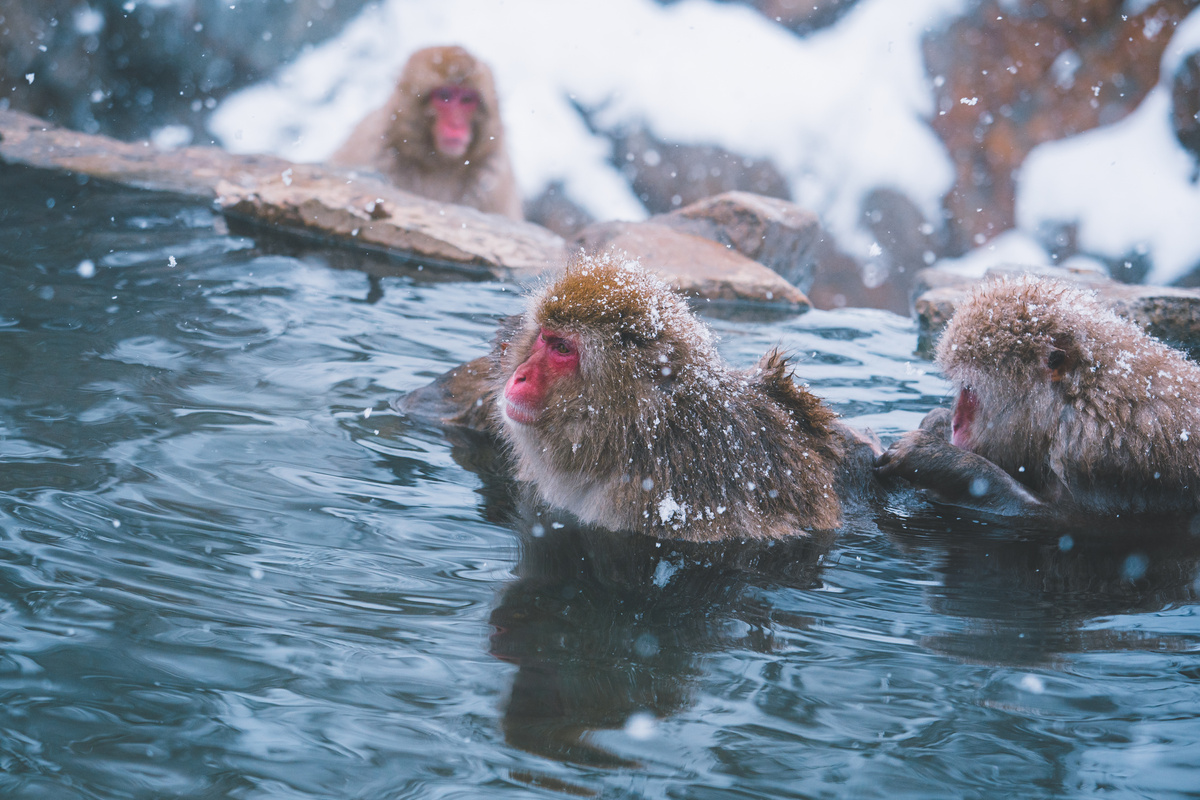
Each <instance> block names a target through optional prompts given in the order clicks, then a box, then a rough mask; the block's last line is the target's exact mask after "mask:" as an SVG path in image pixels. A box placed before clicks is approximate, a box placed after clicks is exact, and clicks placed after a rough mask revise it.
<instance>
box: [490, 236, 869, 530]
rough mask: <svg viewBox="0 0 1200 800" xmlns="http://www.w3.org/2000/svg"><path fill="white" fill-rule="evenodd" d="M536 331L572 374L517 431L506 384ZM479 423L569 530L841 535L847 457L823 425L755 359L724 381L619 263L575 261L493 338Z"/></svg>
mask: <svg viewBox="0 0 1200 800" xmlns="http://www.w3.org/2000/svg"><path fill="white" fill-rule="evenodd" d="M543 327H545V328H549V329H551V330H553V331H556V332H558V333H565V334H570V335H572V336H574V337H577V339H578V341H579V351H580V363H579V374H578V375H577V376H572V377H570V378H564V379H562V380H561V381H560V382H559V384H558V385H557V386H555V387H554V388H552V389H551V395H550V397H549V399H548V407H547V410H546V412H545V413H544V414H543V415H542V417H541V418H540V419H538V421H537V422H535V423H534V424H533V425H524V426H523V425H518V424H516V423H513V422H512V421H511V420H508V419H507V418H506V416H505V413H504V411H503V404H504V400H503V396H504V386H505V383H506V381H507V379H508V378H509V377H510V376H511V375H512V374H513V372H514V371H515V370H516V369H517V367H518V366H520V365H521V364H522V363H523V362H524V361H525V360H526V358H527V357H528V355H529V353H530V352H531V350H532V347H533V344H534V342H535V341H536V339H537V337H538V334H539V332H540V330H541V329H542V328H543ZM494 358H495V359H496V361H497V368H496V373H495V374H496V380H495V382H494V384H493V393H494V394H495V397H496V405H495V412H494V414H495V424H496V426H497V428H499V429H500V430H501V432H502V435H503V437H504V438H505V439H506V440H507V442H508V443H509V444H510V445H511V447H512V451H513V454H514V456H515V458H516V462H517V470H518V477H520V478H522V479H524V480H528V481H532V482H533V483H534V484H535V485H536V486H537V489H538V491H539V493H540V494H541V496H542V497H543V499H544V500H545V501H546V502H548V503H550V504H552V505H555V506H558V507H561V508H566V509H568V510H569V511H571V512H572V513H574V514H575V515H576V516H577V517H579V518H580V519H581V520H582V521H584V522H587V523H591V524H595V525H599V526H602V527H606V528H610V529H614V530H634V531H642V532H644V533H647V534H650V535H652V536H656V537H662V538H676V539H686V540H691V541H711V540H717V539H723V538H746V539H775V538H780V537H784V536H789V535H794V534H796V533H799V532H800V531H802V530H803V529H830V528H835V527H837V526H838V525H840V523H841V514H842V508H841V502H840V500H839V493H838V489H839V482H840V480H841V479H842V475H841V467H842V466H843V463H842V462H843V461H847V460H848V459H846V452H847V450H848V449H850V448H851V445H850V444H849V442H848V440H847V438H846V435H845V432H844V430H843V428H842V426H841V425H840V424H839V423H838V422H837V421H836V418H835V415H834V413H833V412H832V411H830V410H829V409H828V408H827V407H826V406H825V405H824V404H823V403H821V401H820V400H818V399H817V398H816V397H814V396H813V395H812V394H811V393H809V392H808V391H807V390H806V389H803V388H801V387H799V386H797V385H796V384H795V383H794V382H793V381H792V379H791V375H790V372H789V370H788V368H787V361H786V359H785V358H784V357H783V356H782V355H780V354H779V353H778V352H771V353H768V354H767V355H766V356H764V357H763V359H762V360H761V361H760V362H759V364H758V366H756V367H755V368H754V369H751V370H749V371H746V372H739V371H734V370H731V369H730V368H728V367H727V366H726V365H725V363H724V362H723V361H722V360H721V358H720V356H719V355H718V354H717V352H716V349H715V346H714V342H713V338H712V334H711V333H710V331H709V330H708V328H707V327H706V326H705V325H704V324H702V323H701V322H700V321H699V320H697V319H696V318H695V317H694V316H693V315H692V313H691V312H690V311H689V309H688V308H687V303H686V301H685V300H684V299H683V298H682V297H681V296H680V295H678V294H676V293H675V292H673V291H671V290H670V289H668V288H667V287H666V286H665V285H664V284H662V283H661V282H660V281H658V280H657V279H656V278H654V277H652V276H650V275H648V274H647V273H645V272H643V271H642V270H641V269H640V267H638V266H637V265H636V263H634V262H627V263H625V262H624V259H622V258H620V257H618V256H615V255H606V256H599V257H587V256H582V257H579V258H577V259H576V260H575V261H574V262H573V263H572V264H570V265H569V266H568V267H567V270H566V272H565V273H564V274H563V275H562V276H561V277H560V278H558V280H557V281H555V282H554V283H552V284H550V285H548V286H546V287H545V288H543V289H542V290H541V291H540V292H538V293H537V294H536V295H534V297H533V298H532V299H531V302H530V304H529V307H528V311H527V312H526V314H525V316H524V318H523V320H522V321H521V323H520V325H519V326H518V327H516V328H515V329H514V330H512V331H510V332H509V333H508V334H507V335H505V336H504V337H503V339H502V341H500V342H499V343H498V345H497V347H496V349H495V351H494Z"/></svg>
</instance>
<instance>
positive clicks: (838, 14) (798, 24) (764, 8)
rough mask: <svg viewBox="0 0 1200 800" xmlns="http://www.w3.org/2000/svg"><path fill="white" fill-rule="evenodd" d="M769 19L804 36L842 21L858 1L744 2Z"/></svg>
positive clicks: (799, 0) (778, 0)
mask: <svg viewBox="0 0 1200 800" xmlns="http://www.w3.org/2000/svg"><path fill="white" fill-rule="evenodd" d="M743 2H744V3H745V4H746V5H748V6H751V7H752V8H754V9H756V10H757V11H758V12H759V13H760V14H762V15H763V16H764V17H766V18H767V19H770V20H773V21H775V22H778V23H779V24H780V25H782V26H783V27H785V28H787V29H788V30H790V31H791V32H792V33H796V34H799V35H801V36H804V35H806V34H809V33H812V32H814V31H818V30H821V29H822V28H827V27H829V26H830V25H832V24H834V23H835V22H837V21H838V20H839V19H841V18H842V17H843V16H844V15H845V14H846V13H847V12H848V11H850V9H852V8H854V6H855V5H857V4H858V0H743Z"/></svg>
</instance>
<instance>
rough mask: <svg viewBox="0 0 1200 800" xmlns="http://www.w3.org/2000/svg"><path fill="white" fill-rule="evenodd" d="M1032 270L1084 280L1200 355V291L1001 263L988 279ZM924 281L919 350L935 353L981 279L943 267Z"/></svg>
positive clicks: (1121, 309) (1152, 329)
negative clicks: (958, 312)
mask: <svg viewBox="0 0 1200 800" xmlns="http://www.w3.org/2000/svg"><path fill="white" fill-rule="evenodd" d="M1022 272H1029V273H1034V274H1041V275H1047V276H1051V277H1055V278H1058V279H1060V280H1070V281H1075V282H1078V283H1083V284H1086V285H1087V286H1088V288H1091V289H1094V290H1095V291H1096V292H1097V294H1098V295H1099V297H1100V299H1101V300H1102V301H1103V302H1104V303H1105V304H1106V305H1107V306H1108V307H1109V308H1111V309H1112V310H1113V311H1115V312H1116V313H1117V314H1120V315H1121V316H1123V317H1128V318H1129V319H1132V320H1134V321H1136V322H1137V323H1138V324H1139V325H1141V326H1142V327H1143V328H1145V329H1146V331H1147V332H1149V333H1150V334H1152V335H1154V336H1157V337H1158V338H1159V339H1162V340H1163V341H1165V342H1167V343H1169V344H1171V345H1174V346H1176V347H1179V348H1180V349H1182V350H1184V351H1186V352H1187V353H1188V354H1189V355H1190V356H1191V357H1192V358H1193V359H1196V358H1197V357H1198V356H1200V289H1186V288H1182V287H1176V286H1133V285H1129V284H1124V283H1119V282H1118V281H1115V280H1112V279H1111V278H1107V277H1104V276H1102V275H1100V274H1098V273H1095V272H1072V271H1069V270H1063V269H1056V268H1054V267H1042V268H1030V267H1019V266H1007V267H998V268H994V269H991V270H989V271H988V273H987V276H986V277H985V279H986V278H990V277H993V276H996V275H1011V274H1015V273H1022ZM920 281H921V282H922V283H923V284H924V285H927V286H929V287H930V288H928V289H927V290H926V291H925V292H923V293H922V294H921V295H920V296H919V297H917V299H916V302H915V303H914V309H915V312H916V315H917V352H918V353H919V354H920V355H922V356H925V357H927V358H928V357H932V354H933V347H934V345H935V344H936V343H937V337H938V336H940V335H941V332H942V330H943V329H944V328H945V327H946V324H947V323H948V322H949V321H950V318H951V317H952V316H954V311H955V309H956V308H957V307H958V304H959V303H960V302H962V300H963V299H964V298H965V297H966V295H967V293H968V292H969V291H970V290H971V288H972V287H974V286H976V285H977V284H978V283H979V282H980V281H978V280H974V279H971V278H966V277H963V276H957V275H954V274H953V273H947V272H943V271H940V270H925V271H924V272H923V273H921V276H920Z"/></svg>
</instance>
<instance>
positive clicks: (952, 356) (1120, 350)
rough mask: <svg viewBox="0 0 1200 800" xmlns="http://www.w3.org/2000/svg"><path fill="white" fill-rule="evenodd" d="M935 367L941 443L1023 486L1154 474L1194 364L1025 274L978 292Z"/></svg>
mask: <svg viewBox="0 0 1200 800" xmlns="http://www.w3.org/2000/svg"><path fill="white" fill-rule="evenodd" d="M937 362H938V365H939V366H940V367H941V369H942V371H943V374H944V375H945V376H946V378H947V379H948V380H949V381H950V382H951V383H953V384H954V385H955V387H956V389H957V391H958V396H957V399H956V401H955V405H954V412H953V422H952V433H951V441H952V443H953V444H955V445H957V446H959V447H961V448H963V449H967V450H971V451H972V452H976V453H979V454H980V455H983V456H985V457H986V458H988V459H990V460H992V461H994V462H995V463H997V464H999V465H1000V466H1001V467H1002V468H1004V469H1005V470H1006V471H1008V472H1010V474H1013V475H1014V477H1017V478H1018V480H1021V481H1022V482H1026V480H1027V479H1028V482H1030V483H1031V484H1036V483H1038V482H1039V481H1041V480H1042V479H1044V478H1046V477H1048V473H1049V472H1053V473H1055V474H1057V475H1058V476H1059V477H1060V478H1061V479H1063V480H1064V481H1067V480H1068V478H1069V475H1068V473H1070V472H1072V471H1074V472H1079V471H1081V470H1087V469H1100V468H1104V469H1112V470H1117V469H1125V468H1127V467H1128V465H1129V464H1134V463H1141V462H1143V461H1144V462H1146V463H1145V464H1144V465H1143V467H1141V469H1143V471H1147V472H1149V473H1150V474H1154V473H1163V468H1162V467H1161V466H1159V467H1155V466H1153V462H1154V461H1155V459H1162V458H1165V457H1166V456H1165V453H1168V452H1177V450H1178V445H1179V443H1180V442H1181V441H1182V442H1186V441H1187V439H1188V436H1189V435H1190V434H1189V432H1188V428H1189V427H1190V426H1191V423H1190V422H1189V420H1190V419H1192V418H1193V417H1194V413H1193V409H1192V407H1191V404H1190V402H1189V401H1187V398H1188V397H1191V396H1194V392H1195V391H1196V390H1197V388H1198V387H1197V385H1196V378H1197V369H1196V367H1195V365H1193V364H1191V363H1190V362H1188V361H1187V360H1186V359H1185V358H1184V357H1183V355H1182V354H1180V353H1179V352H1178V351H1175V350H1172V349H1171V348H1169V347H1167V346H1166V345H1164V344H1162V343H1161V342H1159V341H1157V340H1155V339H1153V338H1152V337H1150V336H1148V335H1147V334H1146V333H1144V332H1143V331H1142V330H1141V329H1140V328H1139V327H1138V326H1137V325H1136V324H1134V323H1133V322H1131V321H1129V320H1126V319H1123V318H1121V317H1118V316H1117V315H1116V314H1115V313H1113V312H1112V311H1111V310H1109V309H1108V308H1105V307H1104V306H1103V305H1102V304H1101V303H1100V302H1099V301H1098V300H1097V298H1096V297H1095V295H1094V294H1093V293H1091V292H1088V291H1085V290H1082V289H1080V288H1076V287H1073V286H1070V285H1068V284H1064V283H1060V282H1058V281H1054V280H1048V279H1044V278H1039V277H1036V276H1029V275H1024V276H1018V277H1010V278H1002V279H999V280H995V281H993V282H990V283H988V284H985V285H984V286H982V287H981V288H979V289H977V290H976V291H975V292H974V293H973V294H972V295H971V296H970V297H969V298H968V299H967V300H966V301H965V302H964V303H963V304H962V305H961V306H960V307H959V309H958V310H957V312H956V313H955V315H954V318H953V319H952V320H951V322H950V324H949V325H948V326H947V328H946V331H945V333H944V334H943V336H942V338H941V340H940V341H939V343H938V347H937ZM1180 463H1182V462H1180ZM1102 464H1103V465H1102ZM1030 472H1032V475H1030V474H1029V473H1030Z"/></svg>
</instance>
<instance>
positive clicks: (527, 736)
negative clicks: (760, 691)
mask: <svg viewBox="0 0 1200 800" xmlns="http://www.w3.org/2000/svg"><path fill="white" fill-rule="evenodd" d="M514 527H515V528H516V532H517V534H518V537H519V546H520V557H519V561H518V563H517V566H516V567H515V570H514V571H515V573H516V576H517V578H516V580H514V581H513V582H511V583H510V584H508V585H507V586H505V587H504V588H503V590H502V591H501V592H500V594H499V597H498V599H497V602H496V606H495V608H494V609H493V611H492V614H491V624H492V626H493V628H494V632H493V634H492V637H491V652H492V654H493V655H495V656H496V657H497V658H500V659H503V660H505V661H508V662H510V663H512V664H515V665H516V666H517V672H516V674H515V676H514V677H513V684H512V689H511V691H510V693H509V696H508V698H507V700H506V701H505V704H504V707H503V722H502V726H503V732H504V736H505V739H506V741H507V742H508V743H509V744H510V745H512V746H514V747H518V748H520V749H522V750H526V751H528V752H532V753H535V754H538V755H542V756H546V757H549V758H553V759H557V760H563V761H571V762H576V763H583V764H588V765H593V766H605V767H619V766H632V765H635V764H637V763H638V762H637V761H636V760H635V759H634V758H632V757H629V756H626V755H621V754H618V753H615V752H612V751H611V750H609V749H607V748H606V747H604V746H601V745H599V744H597V743H595V742H594V741H592V737H593V734H595V733H596V732H599V731H605V730H622V729H624V730H625V731H626V732H628V733H629V734H630V737H631V740H632V741H634V742H636V739H637V730H636V725H637V724H638V722H639V720H640V721H641V722H642V724H653V720H656V719H664V718H667V717H670V716H672V715H674V714H677V713H679V712H680V711H682V710H683V709H686V708H687V707H688V706H689V705H690V704H691V703H692V699H693V695H694V691H695V687H696V683H697V681H698V679H699V678H700V677H701V676H702V675H703V673H704V667H703V659H704V656H706V655H708V654H712V653H716V652H720V651H725V650H730V649H739V648H740V649H751V650H755V651H768V650H770V649H772V642H771V633H770V631H771V629H772V619H773V612H772V609H771V607H770V604H769V601H768V600H767V599H766V594H767V593H766V592H763V591H762V590H763V589H765V588H768V587H772V586H779V585H784V586H789V587H796V588H809V587H813V586H815V585H818V583H819V574H820V571H821V568H822V566H823V564H824V562H825V557H826V555H827V554H828V552H829V550H830V548H831V547H832V545H833V542H834V539H835V535H834V534H832V533H823V534H815V535H812V536H808V537H797V538H795V539H792V540H789V541H784V542H775V543H773V544H762V543H752V542H731V543H723V544H695V543H687V542H672V541H664V540H656V539H652V538H650V537H647V536H645V535H644V534H636V533H615V532H613V531H607V530H598V529H595V528H590V527H587V526H583V525H580V524H579V523H578V522H576V521H574V520H573V519H572V518H571V517H570V516H569V515H566V514H565V513H562V512H556V511H551V510H547V509H544V508H539V507H537V506H534V505H532V504H528V503H522V504H521V511H520V513H519V515H518V516H517V518H516V520H515V525H514ZM789 624H792V625H799V626H801V627H803V626H804V625H805V624H806V622H805V621H803V620H801V621H796V620H789Z"/></svg>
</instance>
